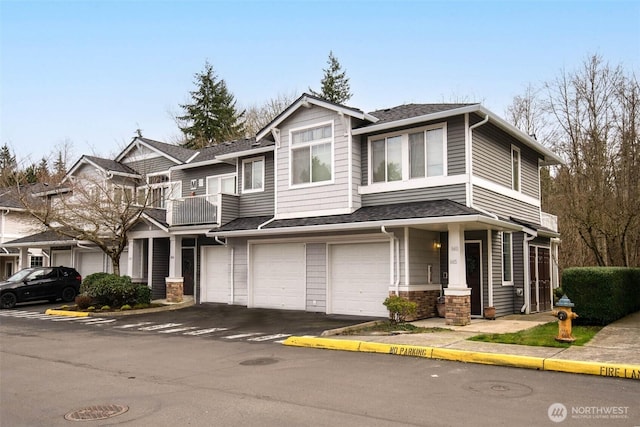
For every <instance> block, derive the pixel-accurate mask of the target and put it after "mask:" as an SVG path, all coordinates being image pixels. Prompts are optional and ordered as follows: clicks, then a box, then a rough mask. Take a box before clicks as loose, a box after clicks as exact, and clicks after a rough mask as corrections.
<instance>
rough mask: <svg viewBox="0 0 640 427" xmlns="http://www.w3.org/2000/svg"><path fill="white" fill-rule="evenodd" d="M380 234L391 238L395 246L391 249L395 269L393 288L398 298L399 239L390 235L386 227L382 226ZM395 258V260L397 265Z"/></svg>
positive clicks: (392, 263) (391, 262) (391, 261)
mask: <svg viewBox="0 0 640 427" xmlns="http://www.w3.org/2000/svg"><path fill="white" fill-rule="evenodd" d="M380 232H381V233H383V234H385V235H386V236H388V237H389V241H390V242H391V244H392V245H393V248H392V249H391V256H390V257H391V258H392V259H391V260H390V264H391V265H392V266H394V264H395V267H393V268H394V278H393V287H394V288H395V293H396V296H398V295H400V243H399V242H398V238H397V237H395V236H394V235H393V233H389V232H388V231H387V229H386V228H385V226H384V225H381V226H380ZM393 258H395V263H394V260H393Z"/></svg>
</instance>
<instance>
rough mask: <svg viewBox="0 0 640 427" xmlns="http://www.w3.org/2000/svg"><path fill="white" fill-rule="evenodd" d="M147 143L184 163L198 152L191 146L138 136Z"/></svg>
mask: <svg viewBox="0 0 640 427" xmlns="http://www.w3.org/2000/svg"><path fill="white" fill-rule="evenodd" d="M136 139H138V140H140V141H142V142H144V143H145V144H148V145H150V146H151V147H153V148H155V149H156V150H158V151H161V152H163V153H165V154H167V155H169V156H171V157H173V158H174V159H177V160H180V161H181V162H182V163H185V162H186V161H187V160H189V159H190V158H191V157H192V156H193V155H194V154H196V150H192V149H190V148H185V147H182V146H180V145H176V144H167V143H166V142H160V141H156V140H153V139H149V138H143V137H138V138H136Z"/></svg>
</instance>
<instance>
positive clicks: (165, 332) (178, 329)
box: [158, 326, 197, 334]
mask: <svg viewBox="0 0 640 427" xmlns="http://www.w3.org/2000/svg"><path fill="white" fill-rule="evenodd" d="M196 328H197V326H185V327H184V328H173V329H166V330H164V331H158V332H159V333H161V334H173V333H175V332H183V331H189V330H191V329H196Z"/></svg>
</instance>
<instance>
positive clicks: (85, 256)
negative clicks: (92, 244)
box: [78, 252, 104, 277]
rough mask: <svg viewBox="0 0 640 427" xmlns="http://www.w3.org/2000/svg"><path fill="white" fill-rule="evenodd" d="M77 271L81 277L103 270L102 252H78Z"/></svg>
mask: <svg viewBox="0 0 640 427" xmlns="http://www.w3.org/2000/svg"><path fill="white" fill-rule="evenodd" d="M79 255H80V263H79V264H78V265H79V268H78V272H80V275H81V276H82V277H87V276H88V275H90V274H93V273H102V272H104V254H103V253H102V252H80V254H79Z"/></svg>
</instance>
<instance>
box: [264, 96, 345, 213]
mask: <svg viewBox="0 0 640 427" xmlns="http://www.w3.org/2000/svg"><path fill="white" fill-rule="evenodd" d="M326 121H332V122H333V126H334V132H333V137H334V141H333V158H334V161H333V165H332V168H333V170H332V176H333V183H332V184H325V185H311V186H308V187H302V188H295V189H293V188H289V155H290V150H289V148H290V142H289V131H290V130H291V129H294V128H300V127H305V126H313V125H315V124H317V123H321V122H326ZM347 150H348V148H347V137H346V136H345V128H344V125H343V120H342V118H341V117H339V116H338V115H337V114H336V113H335V112H333V111H331V110H327V109H324V108H321V107H317V106H312V107H311V108H309V109H307V108H302V109H300V110H299V111H298V112H297V113H296V114H294V115H293V116H292V117H291V118H289V119H288V120H286V121H285V122H284V123H283V125H282V126H281V145H280V148H279V149H278V152H277V159H276V161H277V162H278V176H277V177H276V180H277V182H276V185H277V186H278V192H277V193H278V194H277V197H278V202H277V205H278V212H277V214H279V215H282V214H301V215H304V213H305V212H308V213H315V212H317V211H319V210H332V209H347V207H348V190H349V189H348V165H347ZM318 200H322V205H319V204H318Z"/></svg>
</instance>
